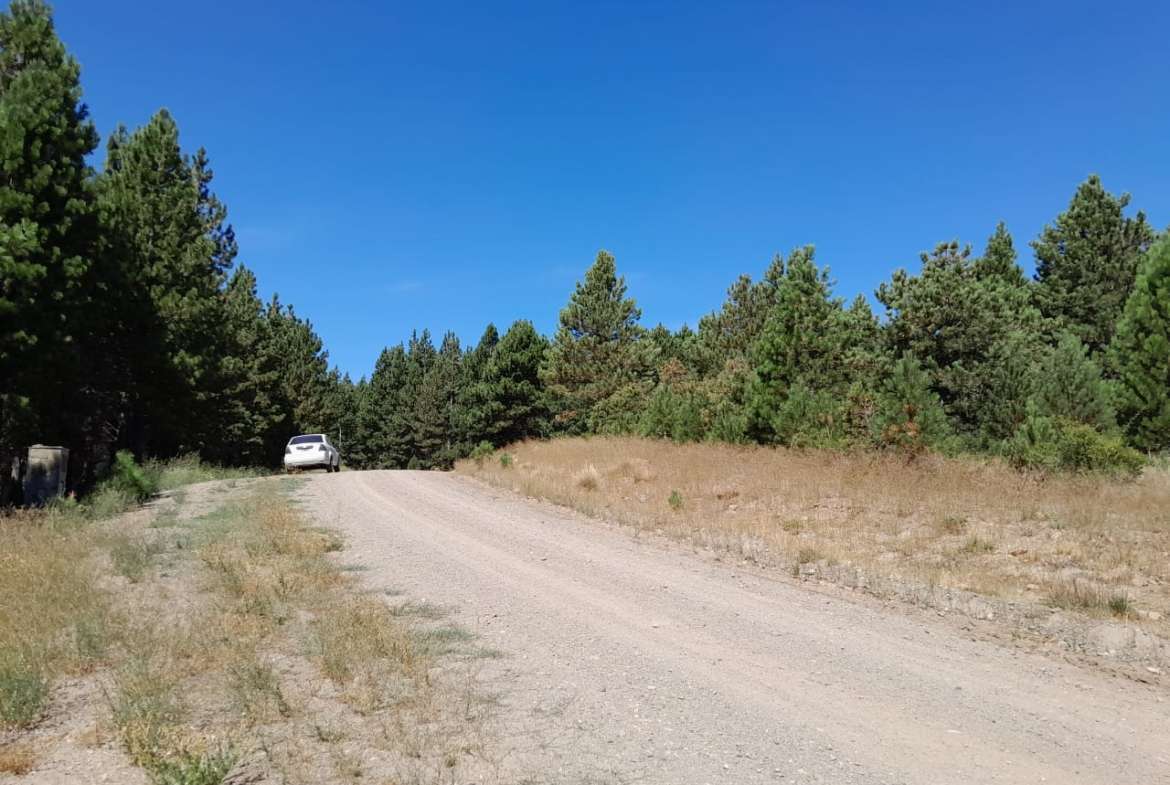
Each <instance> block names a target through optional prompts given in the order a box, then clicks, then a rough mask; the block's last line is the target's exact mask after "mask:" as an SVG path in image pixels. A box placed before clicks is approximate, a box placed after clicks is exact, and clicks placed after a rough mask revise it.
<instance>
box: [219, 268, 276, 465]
mask: <svg viewBox="0 0 1170 785" xmlns="http://www.w3.org/2000/svg"><path fill="white" fill-rule="evenodd" d="M224 327H225V329H226V331H227V345H226V353H225V355H224V356H223V357H222V358H221V360H220V370H219V373H218V376H219V378H221V379H222V380H223V381H224V384H225V389H224V391H223V395H222V396H221V397H220V400H221V404H220V411H219V418H218V419H219V423H220V425H219V434H220V438H219V439H218V440H217V441H216V442H214V443H213V444H212V446H211V450H210V456H211V457H212V458H214V459H216V460H217V461H219V462H221V463H239V464H243V465H247V466H264V465H275V464H276V462H277V461H278V460H279V456H280V449H281V447H283V444H282V442H283V439H282V436H283V435H284V432H285V431H284V427H283V425H284V422H285V421H286V420H287V419H288V418H289V416H290V413H289V412H288V407H287V405H286V404H285V401H284V399H283V396H282V394H281V360H280V358H279V357H278V356H277V355H276V354H275V353H274V351H273V350H274V348H275V347H274V345H273V341H272V338H271V335H270V324H269V322H268V320H267V319H266V318H265V314H264V303H263V302H262V301H261V300H260V297H259V296H258V295H257V293H256V276H255V275H254V274H253V273H252V271H251V270H249V269H248V268H246V267H242V266H241V267H237V268H236V269H235V272H234V273H233V274H232V278H231V280H230V281H229V282H228V286H227V291H226V293H225V296H224Z"/></svg>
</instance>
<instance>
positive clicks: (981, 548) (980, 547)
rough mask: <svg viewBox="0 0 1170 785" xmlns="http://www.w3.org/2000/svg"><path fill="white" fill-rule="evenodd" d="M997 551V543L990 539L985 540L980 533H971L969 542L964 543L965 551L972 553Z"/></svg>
mask: <svg viewBox="0 0 1170 785" xmlns="http://www.w3.org/2000/svg"><path fill="white" fill-rule="evenodd" d="M994 551H995V543H993V542H991V541H990V540H985V539H983V538H982V537H980V536H978V535H975V534H973V535H971V537H970V538H968V540H967V542H965V543H963V552H964V553H971V554H981V553H993V552H994Z"/></svg>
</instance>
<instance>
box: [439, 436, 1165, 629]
mask: <svg viewBox="0 0 1170 785" xmlns="http://www.w3.org/2000/svg"><path fill="white" fill-rule="evenodd" d="M508 452H509V453H510V454H511V455H512V456H513V460H512V463H511V465H510V466H503V465H501V463H500V462H499V461H491V460H488V461H483V462H482V465H479V466H477V465H476V463H475V462H472V461H464V462H461V463H460V464H459V465H458V467H457V469H458V471H461V472H463V473H466V474H471V475H474V476H476V477H480V478H482V479H485V480H487V481H490V482H492V483H495V484H497V485H501V486H504V487H508V488H511V489H513V490H515V491H518V492H520V493H523V494H527V495H530V496H535V497H539V498H545V499H549V500H551V501H554V502H557V503H559V504H563V505H566V506H569V507H573V508H575V509H578V510H580V511H582V512H585V513H587V514H591V515H597V516H603V517H608V518H613V519H616V520H618V521H621V522H623V523H625V524H628V525H630V526H634V527H637V528H639V529H644V530H653V531H656V532H661V533H664V534H666V535H669V536H671V537H675V538H678V539H681V540H685V541H688V542H692V543H695V544H697V545H700V546H704V547H711V548H715V549H717V550H722V551H730V552H732V553H734V554H735V555H736V556H739V557H741V558H744V559H748V560H751V561H755V562H759V563H761V564H766V565H772V566H780V567H784V568H786V569H793V570H795V571H798V572H799V571H800V570H801V565H802V564H807V563H810V562H816V563H818V565H817V566H818V568H819V570H818V571H819V573H820V574H827V573H830V572H832V570H831V569H830V568H832V567H834V566H843V567H845V568H848V570H849V571H850V572H852V573H853V574H854V575H858V574H860V575H862V576H881V577H883V578H886V579H892V580H897V581H905V582H907V583H913V584H920V585H924V586H927V587H933V588H938V587H941V588H948V589H960V590H966V591H970V592H975V593H978V594H982V595H990V596H994V597H999V598H1002V599H1009V600H1029V601H1032V602H1036V603H1041V604H1049V605H1053V606H1056V607H1062V608H1066V609H1071V610H1074V611H1076V612H1078V613H1084V614H1088V615H1097V616H1109V615H1113V616H1118V617H1125V618H1127V619H1133V620H1144V622H1145V623H1146V624H1147V625H1148V626H1164V625H1165V619H1166V618H1167V617H1170V472H1167V471H1166V470H1164V469H1150V470H1147V472H1146V473H1145V475H1144V476H1142V477H1141V478H1140V479H1139V480H1137V481H1135V482H1114V481H1109V480H1103V479H1094V478H1087V477H1068V478H1057V479H1047V480H1040V479H1037V478H1034V477H1027V476H1024V475H1021V474H1019V473H1017V472H1015V471H1013V470H1011V469H1010V468H1008V467H1006V466H1003V465H1001V464H999V463H996V462H990V461H978V460H948V459H943V458H937V457H926V458H922V459H919V460H918V461H916V462H912V463H907V462H906V461H905V460H903V459H900V458H898V457H895V456H892V455H886V454H877V453H864V454H840V453H832V452H816V451H807V452H801V451H792V450H782V449H770V448H764V447H745V446H734V445H721V444H688V445H679V444H672V443H670V442H662V441H651V440H645V439H636V438H591V439H562V440H556V441H549V442H527V443H523V444H518V445H513V446H511V447H509V448H508ZM1159 619H1161V620H1162V621H1161V622H1159V621H1158V620H1159Z"/></svg>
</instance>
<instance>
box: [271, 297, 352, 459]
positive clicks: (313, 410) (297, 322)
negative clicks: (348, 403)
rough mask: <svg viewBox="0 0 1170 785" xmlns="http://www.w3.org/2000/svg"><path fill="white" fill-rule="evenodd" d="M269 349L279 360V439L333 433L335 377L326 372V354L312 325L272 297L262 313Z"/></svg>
mask: <svg viewBox="0 0 1170 785" xmlns="http://www.w3.org/2000/svg"><path fill="white" fill-rule="evenodd" d="M264 319H265V321H266V322H267V332H268V337H269V341H270V342H271V343H270V347H271V348H270V349H269V352H270V353H271V354H272V356H274V357H276V358H278V359H279V369H280V372H279V380H280V390H279V392H278V394H279V395H280V396H281V397H282V404H283V405H284V406H285V407H287V408H286V412H287V413H288V415H287V416H286V418H285V419H284V420H283V421H282V428H283V432H282V441H287V440H288V438H289V437H291V436H294V435H295V434H298V433H334V432H335V430H336V422H334V421H333V417H332V416H333V414H334V409H333V406H332V404H333V397H332V396H333V395H334V392H335V390H334V385H335V384H336V383H337V379H336V378H335V377H334V375H333V374H331V373H330V369H329V353H328V352H326V351H325V346H324V343H323V342H322V341H321V337H320V336H318V335H317V333H316V332H314V330H313V325H312V324H311V323H310V322H308V321H307V320H305V319H302V318H300V317H299V316H297V314H296V311H295V310H294V309H293V308H292V306H285V305H282V304H281V302H280V299H279V298H278V297H276V296H275V295H274V296H273V298H272V300H271V301H269V303H268V306H267V308H266V309H265V312H264Z"/></svg>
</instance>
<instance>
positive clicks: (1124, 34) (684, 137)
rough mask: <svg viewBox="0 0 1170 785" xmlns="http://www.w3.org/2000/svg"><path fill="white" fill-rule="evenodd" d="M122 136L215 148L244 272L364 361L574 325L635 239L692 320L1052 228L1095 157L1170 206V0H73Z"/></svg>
mask: <svg viewBox="0 0 1170 785" xmlns="http://www.w3.org/2000/svg"><path fill="white" fill-rule="evenodd" d="M55 7H56V10H57V26H58V30H59V31H60V34H61V36H62V38H64V39H65V42H66V44H67V45H68V46H69V47H70V49H71V50H72V51H73V52H74V54H75V55H76V56H77V58H78V59H79V60H80V62H81V65H82V79H83V84H84V87H85V92H86V101H87V102H88V103H89V105H90V109H91V111H92V114H93V117H94V119H95V121H96V122H97V124H98V128H99V130H100V131H101V132H102V136H103V139H104V137H105V136H107V135H108V134H109V131H110V130H111V129H112V128H113V127H114V126H115V124H116V123H119V122H123V123H126V124H127V125H129V126H132V127H133V126H137V125H140V124H142V123H144V122H145V121H146V120H147V119H149V117H150V115H151V114H152V113H153V112H154V111H156V110H157V109H158V108H159V107H164V106H165V107H167V108H168V109H170V110H171V112H172V113H173V114H174V115H175V117H176V118H177V120H178V122H179V125H180V128H181V130H182V133H183V143H184V146H185V147H187V148H188V149H194V148H195V147H198V146H203V147H206V148H207V150H208V151H209V153H210V155H211V159H212V164H213V167H214V169H215V171H216V180H215V184H214V187H215V190H216V192H217V193H218V194H219V195H220V197H221V198H222V199H223V200H224V201H225V202H226V203H227V205H228V207H229V209H230V213H231V221H232V223H233V224H234V225H235V227H236V231H237V236H238V238H239V241H240V248H241V253H240V257H239V259H240V261H241V262H243V263H245V264H247V265H249V266H250V267H252V268H253V269H254V270H255V271H256V272H257V275H258V276H259V278H260V285H261V290H262V293H263V294H264V295H265V296H268V295H270V294H271V293H272V292H273V291H277V292H279V293H280V296H281V298H282V299H283V300H284V301H286V302H291V303H293V304H295V306H296V308H297V310H298V312H299V313H301V314H302V315H305V316H307V317H308V318H310V319H311V320H312V322H313V324H314V325H315V326H316V328H317V330H318V332H319V333H320V334H321V336H322V337H323V338H324V339H325V342H326V345H327V346H328V348H329V350H330V355H331V358H332V359H333V361H334V362H336V363H337V364H338V365H339V366H340V367H341V368H342V369H343V370H345V371H348V372H349V373H351V374H352V375H353V376H355V378H356V377H357V376H360V375H362V374H366V373H369V371H370V370H371V369H372V367H373V363H374V360H375V358H376V357H377V354H378V352H379V351H380V350H381V349H382V347H383V346H385V345H387V344H393V343H397V342H399V341H401V340H404V339H405V338H406V337H407V336H409V334H410V331H411V329H413V328H416V327H417V328H423V327H429V328H430V329H431V331H432V332H434V333H436V334H440V333H441V332H442V331H443V330H445V329H453V330H455V331H456V332H457V333H458V334H459V336H460V337H461V338H462V339H463V340H464V341H465V342H466V341H475V340H476V339H478V337H479V335H480V333H481V332H482V329H483V327H484V325H485V324H486V323H487V322H488V321H494V322H495V323H496V324H497V325H499V326H501V327H505V326H506V325H507V324H509V323H510V322H511V321H512V320H514V319H517V318H530V319H532V320H533V321H534V322H535V323H536V325H537V327H538V328H539V329H541V330H542V331H545V332H551V331H552V329H553V328H554V326H555V323H556V316H557V312H558V311H559V309H560V308H561V307H562V306H563V305H564V303H565V301H566V299H567V298H568V295H569V293H570V292H571V290H572V286H573V283H574V281H575V280H576V279H577V278H578V277H579V276H580V275H581V273H582V272H583V271H584V269H585V267H586V266H588V264H589V263H590V262H591V261H592V260H593V257H594V255H595V254H596V252H597V250H598V249H600V248H606V249H609V250H610V251H612V252H613V253H614V254H615V255H616V257H617V261H618V268H619V271H620V272H622V273H624V274H625V275H626V277H627V280H628V282H629V285H630V291H631V293H632V294H633V295H634V296H635V297H636V298H637V300H638V302H639V304H640V305H641V306H642V309H643V320H644V322H645V323H646V324H647V325H648V326H650V325H653V324H655V323H657V322H660V321H661V322H663V323H665V324H667V325H668V326H671V327H677V326H679V325H681V324H682V323H684V322H688V323H690V324H692V325H694V324H695V322H696V321H697V320H698V317H699V316H701V315H702V314H704V313H706V312H708V311H710V310H712V309H714V308H716V307H718V305H719V304H720V302H721V301H722V299H723V295H724V292H725V290H726V288H727V286H728V284H730V283H731V281H732V280H733V279H734V278H735V276H737V275H738V274H740V273H743V272H748V273H751V274H752V275H753V276H755V275H758V274H759V272H760V271H761V270H762V269H763V268H764V267H765V266H766V264H767V262H768V260H769V259H770V258H771V256H772V254H773V253H775V252H777V251H782V252H787V251H788V250H789V249H791V248H793V247H796V246H799V245H803V244H806V243H814V244H815V245H816V246H817V258H818V261H819V262H820V263H822V264H827V265H829V267H830V268H831V270H832V273H833V276H834V277H835V278H836V279H837V281H838V293H839V294H841V295H842V296H845V297H847V298H851V297H852V296H853V295H855V294H857V293H859V292H860V293H865V294H871V293H872V292H873V290H874V289H875V288H876V287H877V285H878V284H879V283H880V282H881V281H882V280H884V279H885V278H886V277H888V275H889V274H890V272H892V271H893V270H894V269H895V268H896V267H900V266H902V267H908V268H914V267H915V266H916V265H917V261H918V253H919V252H920V251H922V250H925V249H927V248H928V247H932V246H933V245H934V244H935V243H936V242H938V241H941V240H949V239H952V238H959V239H962V240H964V241H967V242H971V243H972V244H974V245H975V246H976V250H977V251H978V250H981V249H982V245H983V242H984V240H985V239H986V237H987V236H988V235H989V234H990V233H991V231H992V229H993V228H994V226H995V223H996V221H999V220H1005V221H1007V223H1008V228H1009V229H1010V230H1011V231H1012V233H1013V235H1014V236H1015V238H1016V244H1017V248H1019V249H1020V250H1021V256H1022V261H1023V262H1024V263H1025V265H1026V266H1029V267H1030V265H1031V254H1030V251H1029V249H1028V248H1027V243H1028V241H1029V240H1031V239H1032V238H1033V237H1035V235H1036V234H1037V233H1038V232H1039V231H1040V229H1041V227H1042V226H1043V225H1044V223H1045V222H1047V221H1050V220H1051V219H1052V218H1053V217H1054V216H1055V215H1056V214H1057V213H1058V212H1059V211H1060V210H1061V209H1063V208H1064V206H1065V205H1066V204H1067V202H1068V199H1069V197H1070V196H1071V195H1072V192H1073V190H1074V189H1075V187H1076V185H1077V184H1078V183H1079V182H1080V181H1081V180H1083V179H1084V178H1085V176H1087V175H1088V174H1089V173H1092V172H1096V173H1098V174H1100V175H1101V177H1102V179H1103V180H1104V182H1105V186H1106V187H1107V188H1109V189H1110V190H1112V191H1114V192H1120V191H1129V192H1130V193H1132V195H1133V199H1134V201H1133V204H1134V206H1135V207H1138V208H1140V209H1143V210H1145V211H1146V213H1147V214H1148V215H1149V216H1150V218H1151V220H1152V221H1153V222H1154V224H1155V225H1156V226H1158V227H1160V228H1161V227H1165V226H1166V225H1167V223H1168V222H1170V101H1167V96H1168V95H1170V58H1167V57H1166V56H1165V46H1164V45H1165V35H1166V30H1167V29H1170V3H1165V2H1149V3H1100V2H1094V3H1081V2H1067V1H1066V2H1059V3H1044V2H1023V3H1021V2H1013V3H965V4H958V3H937V2H904V3H863V2H857V3H845V2H809V3H734V2H729V3H684V2H663V3H633V2H622V3H609V2H589V3H552V2H532V3H506V2H493V3H478V2H476V3H470V2H469V3H443V2H428V3H413V4H395V3H381V2H372V0H371V1H370V2H365V3H361V2H348V1H346V0H339V1H336V2H330V3H322V2H314V3H309V2H302V1H301V0H291V1H289V2H280V3H277V2H270V3H259V2H245V1H244V0H237V1H236V2H226V1H224V0H212V1H204V2H199V3H180V2H162V3H160V2H157V0H133V1H130V0H125V1H119V0H106V2H102V3H95V2H93V1H92V0H58V2H56V3H55Z"/></svg>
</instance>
